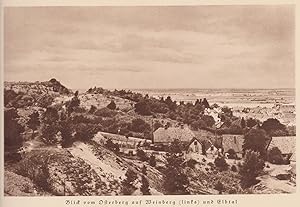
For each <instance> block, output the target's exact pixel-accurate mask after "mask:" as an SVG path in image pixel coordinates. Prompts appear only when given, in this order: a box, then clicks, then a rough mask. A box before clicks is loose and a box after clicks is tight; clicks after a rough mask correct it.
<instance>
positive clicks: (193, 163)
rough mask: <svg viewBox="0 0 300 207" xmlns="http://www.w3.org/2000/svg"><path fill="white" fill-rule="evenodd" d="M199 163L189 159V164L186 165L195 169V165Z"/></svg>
mask: <svg viewBox="0 0 300 207" xmlns="http://www.w3.org/2000/svg"><path fill="white" fill-rule="evenodd" d="M197 163H198V162H197V161H196V160H194V159H189V160H188V161H187V162H186V165H187V166H188V167H190V168H195V165H196V164H197Z"/></svg>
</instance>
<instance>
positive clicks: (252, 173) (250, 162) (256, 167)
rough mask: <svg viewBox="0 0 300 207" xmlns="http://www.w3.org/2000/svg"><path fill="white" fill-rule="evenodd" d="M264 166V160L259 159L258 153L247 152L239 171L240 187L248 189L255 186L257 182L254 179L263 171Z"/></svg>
mask: <svg viewBox="0 0 300 207" xmlns="http://www.w3.org/2000/svg"><path fill="white" fill-rule="evenodd" d="M264 165H265V163H264V160H263V159H261V158H260V154H259V152H254V151H251V150H247V151H246V154H245V157H244V163H243V164H242V165H241V167H240V171H239V172H240V175H241V186H242V187H243V188H248V187H250V186H252V185H255V184H256V183H257V182H258V181H257V180H256V177H257V176H258V175H259V174H260V173H261V172H262V171H263V169H264Z"/></svg>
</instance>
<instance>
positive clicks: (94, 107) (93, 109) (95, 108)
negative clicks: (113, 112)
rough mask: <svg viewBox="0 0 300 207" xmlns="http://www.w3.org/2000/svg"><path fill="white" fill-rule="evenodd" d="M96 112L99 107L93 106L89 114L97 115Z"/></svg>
mask: <svg viewBox="0 0 300 207" xmlns="http://www.w3.org/2000/svg"><path fill="white" fill-rule="evenodd" d="M96 110H97V107H96V106H94V105H91V108H90V110H89V113H90V114H93V113H95V111H96Z"/></svg>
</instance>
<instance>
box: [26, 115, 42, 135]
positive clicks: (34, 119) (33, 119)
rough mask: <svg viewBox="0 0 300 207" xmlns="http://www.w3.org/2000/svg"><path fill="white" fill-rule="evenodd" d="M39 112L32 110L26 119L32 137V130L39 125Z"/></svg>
mask: <svg viewBox="0 0 300 207" xmlns="http://www.w3.org/2000/svg"><path fill="white" fill-rule="evenodd" d="M39 116H40V115H39V112H37V111H36V112H33V113H32V114H30V115H29V120H28V121H27V125H28V127H29V128H30V129H31V130H32V138H33V136H34V131H35V130H37V128H38V126H40V119H39Z"/></svg>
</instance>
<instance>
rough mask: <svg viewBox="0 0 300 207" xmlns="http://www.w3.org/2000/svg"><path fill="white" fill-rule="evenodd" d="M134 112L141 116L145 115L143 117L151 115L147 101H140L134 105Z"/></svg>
mask: <svg viewBox="0 0 300 207" xmlns="http://www.w3.org/2000/svg"><path fill="white" fill-rule="evenodd" d="M134 108H135V109H134V110H135V112H136V113H138V114H141V115H145V116H148V115H151V114H152V113H151V110H150V106H149V104H148V102H147V101H145V100H142V101H139V102H138V103H136V104H135V105H134Z"/></svg>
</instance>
